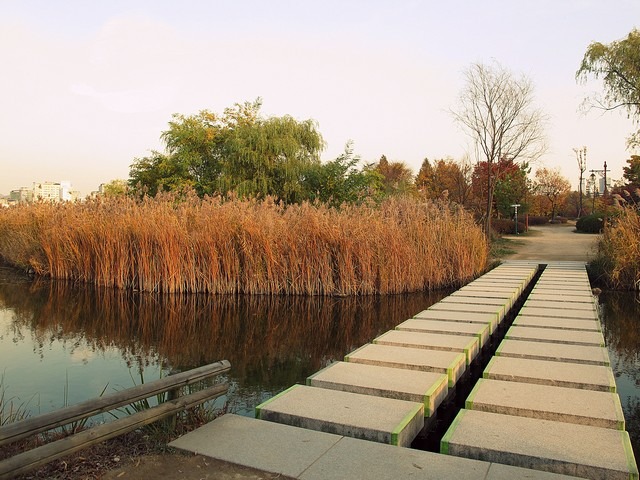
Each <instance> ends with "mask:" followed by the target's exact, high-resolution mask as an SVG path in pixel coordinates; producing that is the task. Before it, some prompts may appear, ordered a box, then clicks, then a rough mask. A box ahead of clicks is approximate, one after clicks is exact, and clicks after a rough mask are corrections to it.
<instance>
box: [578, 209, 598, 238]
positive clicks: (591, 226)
mask: <svg viewBox="0 0 640 480" xmlns="http://www.w3.org/2000/svg"><path fill="white" fill-rule="evenodd" d="M604 220H605V215H604V214H603V213H599V212H596V213H592V214H591V215H587V216H585V217H581V218H579V219H578V221H577V222H576V230H577V231H579V232H582V233H600V232H601V231H602V229H603V228H604Z"/></svg>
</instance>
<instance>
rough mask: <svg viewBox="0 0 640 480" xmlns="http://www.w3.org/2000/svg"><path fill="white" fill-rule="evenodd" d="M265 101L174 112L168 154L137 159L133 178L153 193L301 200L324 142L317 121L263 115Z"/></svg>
mask: <svg viewBox="0 0 640 480" xmlns="http://www.w3.org/2000/svg"><path fill="white" fill-rule="evenodd" d="M260 107H261V102H260V100H256V101H255V102H245V103H243V104H235V105H234V106H233V107H231V108H227V109H225V110H224V112H223V114H221V115H220V114H216V113H213V112H210V111H208V110H203V111H201V112H199V113H198V114H196V115H189V116H185V115H180V114H174V115H173V117H172V120H171V121H170V122H169V128H168V129H167V130H166V131H164V132H163V133H162V135H161V137H160V138H161V140H162V141H163V143H164V144H165V152H152V155H151V156H149V157H144V158H140V159H136V160H135V161H134V163H133V165H132V166H131V170H130V179H129V182H130V184H131V185H132V186H136V185H138V184H140V185H141V186H142V187H144V188H145V190H146V191H148V192H150V193H154V192H157V191H158V190H159V189H160V188H162V189H164V190H172V189H176V188H182V187H185V186H192V187H193V188H194V189H195V190H196V192H197V193H198V194H199V195H212V194H223V195H224V194H227V193H229V192H235V193H236V194H238V195H241V196H250V197H264V196H267V195H272V196H275V197H277V198H278V199H281V200H283V201H285V202H295V201H299V199H300V197H301V196H302V195H303V192H302V191H301V189H302V186H301V185H302V182H301V180H302V179H303V177H304V173H305V171H306V169H308V168H309V167H310V166H311V165H314V164H317V163H319V162H320V158H319V155H320V152H321V150H322V148H323V146H324V142H323V140H322V136H321V135H320V133H319V132H318V130H317V126H316V123H315V122H314V121H312V120H304V121H298V120H296V119H294V118H293V117H290V116H288V115H285V116H283V117H269V118H264V117H262V116H261V115H260Z"/></svg>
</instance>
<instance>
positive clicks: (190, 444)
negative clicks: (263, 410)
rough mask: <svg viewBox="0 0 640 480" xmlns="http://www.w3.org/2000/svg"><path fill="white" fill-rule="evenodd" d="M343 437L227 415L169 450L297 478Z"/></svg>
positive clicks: (178, 442)
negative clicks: (175, 449)
mask: <svg viewBox="0 0 640 480" xmlns="http://www.w3.org/2000/svg"><path fill="white" fill-rule="evenodd" d="M342 438H343V437H341V436H339V435H332V434H330V433H324V432H317V431H314V430H305V429H303V428H296V427H292V426H289V425H282V424H279V423H273V422H266V421H264V420H258V419H255V418H249V417H242V416H240V415H234V414H230V413H227V414H225V415H222V416H221V417H218V418H216V419H215V420H214V421H213V422H209V423H207V424H205V425H203V426H202V427H200V428H197V429H196V430H193V431H192V432H189V433H187V434H186V435H183V436H181V437H179V438H178V439H176V440H174V441H173V442H171V443H169V446H170V447H173V448H177V449H180V450H184V451H187V452H193V453H196V454H199V455H205V456H207V457H211V458H215V459H217V460H222V461H224V462H229V463H233V464H235V465H243V466H245V467H249V468H255V469H258V470H262V471H266V472H273V473H276V474H280V475H286V476H287V477H290V478H297V477H298V476H299V475H301V474H302V473H303V472H304V471H305V470H307V469H308V468H309V466H310V465H312V464H313V463H315V462H316V461H318V459H319V458H320V457H322V456H323V455H324V454H325V453H326V452H327V451H329V450H330V449H331V448H332V447H333V446H334V445H336V444H337V443H338V442H339V441H340V439H342Z"/></svg>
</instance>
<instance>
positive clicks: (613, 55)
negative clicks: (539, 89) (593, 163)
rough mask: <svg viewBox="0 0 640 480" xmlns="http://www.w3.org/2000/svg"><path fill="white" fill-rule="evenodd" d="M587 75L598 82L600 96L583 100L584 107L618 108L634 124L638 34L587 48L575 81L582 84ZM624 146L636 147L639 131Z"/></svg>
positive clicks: (639, 100) (638, 110)
mask: <svg viewBox="0 0 640 480" xmlns="http://www.w3.org/2000/svg"><path fill="white" fill-rule="evenodd" d="M590 76H593V77H594V78H596V79H601V80H602V84H603V87H604V94H603V95H598V96H594V97H590V98H587V99H586V105H588V106H593V107H596V108H600V109H603V110H606V111H609V110H616V109H619V108H622V109H624V110H626V111H627V113H628V115H629V116H630V117H631V118H632V119H633V120H634V122H635V123H638V121H640V32H639V31H638V30H637V29H635V28H634V29H633V30H632V31H631V32H630V33H629V35H627V37H626V38H625V39H623V40H618V41H614V42H611V43H610V44H603V43H600V42H593V43H591V44H590V45H589V46H588V47H587V51H586V53H585V54H584V57H583V58H582V62H581V63H580V68H579V69H578V71H577V72H576V79H577V80H578V81H582V82H586V81H587V80H588V79H589V77H590ZM628 143H629V145H630V146H635V145H639V144H640V130H639V131H636V132H635V133H633V134H632V135H631V136H630V137H629V139H628Z"/></svg>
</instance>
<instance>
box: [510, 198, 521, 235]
mask: <svg viewBox="0 0 640 480" xmlns="http://www.w3.org/2000/svg"><path fill="white" fill-rule="evenodd" d="M511 206H512V207H513V208H515V210H516V235H518V207H519V206H520V204H519V203H514V204H513V205H511Z"/></svg>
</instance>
